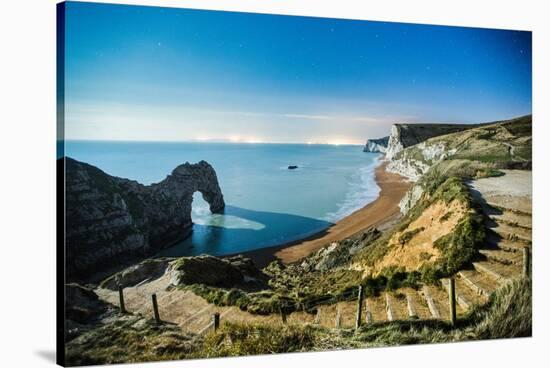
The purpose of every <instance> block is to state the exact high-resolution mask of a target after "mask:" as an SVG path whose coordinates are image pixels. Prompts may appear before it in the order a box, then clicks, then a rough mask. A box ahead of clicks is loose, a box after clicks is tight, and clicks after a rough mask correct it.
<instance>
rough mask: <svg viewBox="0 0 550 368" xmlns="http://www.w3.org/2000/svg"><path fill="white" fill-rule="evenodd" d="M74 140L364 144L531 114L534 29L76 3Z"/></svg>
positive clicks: (70, 131)
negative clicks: (401, 125) (423, 129)
mask: <svg viewBox="0 0 550 368" xmlns="http://www.w3.org/2000/svg"><path fill="white" fill-rule="evenodd" d="M66 26H67V28H66V35H67V37H66V40H67V41H66V42H67V44H66V64H65V66H66V109H67V110H66V129H67V138H69V139H124V140H175V141H180V140H181V141H186V140H231V141H261V142H322V143H362V142H364V141H365V139H366V138H376V137H378V136H382V135H387V134H388V133H389V126H390V125H391V124H393V123H397V122H411V123H412V122H455V123H477V122H485V121H493V120H499V119H506V118H511V117H515V116H519V115H524V114H529V113H531V109H532V107H531V102H532V101H531V89H532V81H531V58H532V49H531V33H530V32H519V31H503V30H489V29H476V28H461V27H444V26H428V25H413V24H402V23H387V22H369V21H354V20H336V19H326V18H312V17H290V16H276V15H261V14H247V13H232V12H214V11H197V10H186V9H169V8H156V7H143V6H125V5H106V4H89V3H88V4H86V3H71V2H69V3H67V10H66Z"/></svg>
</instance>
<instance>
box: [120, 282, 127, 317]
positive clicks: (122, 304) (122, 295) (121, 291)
mask: <svg viewBox="0 0 550 368" xmlns="http://www.w3.org/2000/svg"><path fill="white" fill-rule="evenodd" d="M118 301H119V306H120V313H126V307H125V306H124V291H123V288H122V286H119V287H118Z"/></svg>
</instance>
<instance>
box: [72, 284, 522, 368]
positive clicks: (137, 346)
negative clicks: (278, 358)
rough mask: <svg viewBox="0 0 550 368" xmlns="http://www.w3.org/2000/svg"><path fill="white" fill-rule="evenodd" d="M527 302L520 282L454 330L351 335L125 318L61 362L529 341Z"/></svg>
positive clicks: (383, 327) (398, 325)
mask: <svg viewBox="0 0 550 368" xmlns="http://www.w3.org/2000/svg"><path fill="white" fill-rule="evenodd" d="M531 304H532V295H531V281H530V280H529V279H525V278H524V279H520V280H515V281H513V282H510V283H509V284H507V285H506V286H504V287H502V288H501V289H499V290H497V291H496V292H495V293H494V294H493V295H492V296H491V298H490V301H489V303H487V304H486V305H484V306H481V307H476V308H475V309H473V310H472V311H471V312H470V313H469V314H468V315H467V316H465V317H463V318H460V319H459V320H458V323H457V325H456V326H455V327H452V326H450V325H449V324H448V323H446V322H444V321H434V320H431V321H418V320H410V321H399V322H390V323H380V324H373V325H364V326H362V327H361V328H360V329H359V330H357V331H356V330H353V329H340V330H337V329H326V328H322V327H316V326H313V325H305V326H297V325H288V326H267V325H243V324H222V327H221V328H220V329H219V330H218V331H217V332H215V333H214V332H212V333H210V334H208V335H206V336H205V337H204V338H203V337H197V336H193V335H187V334H183V333H182V332H181V331H180V330H179V329H178V328H177V327H176V326H170V325H163V326H155V325H154V323H152V322H151V321H147V320H144V319H142V318H138V317H135V316H125V317H122V318H120V319H117V320H114V321H112V322H110V323H105V324H104V325H102V326H101V327H98V328H97V329H95V330H93V331H90V332H88V333H86V334H84V335H82V336H81V337H79V338H77V339H75V340H73V341H71V342H70V343H69V344H68V345H67V360H68V364H69V365H80V364H109V363H128V362H143V361H152V360H174V359H196V358H212V357H224V356H242V355H256V354H271V353H289V352H299V351H320V350H329V349H348V348H366V347H377V346H392V345H405V344H428V343H443V342H455V341H468V340H481V339H498V338H509V337H528V336H531V326H532V320H531Z"/></svg>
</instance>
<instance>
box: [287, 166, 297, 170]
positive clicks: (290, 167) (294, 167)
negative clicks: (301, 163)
mask: <svg viewBox="0 0 550 368" xmlns="http://www.w3.org/2000/svg"><path fill="white" fill-rule="evenodd" d="M297 168H298V166H296V165H290V166H289V167H288V169H289V170H294V169H297Z"/></svg>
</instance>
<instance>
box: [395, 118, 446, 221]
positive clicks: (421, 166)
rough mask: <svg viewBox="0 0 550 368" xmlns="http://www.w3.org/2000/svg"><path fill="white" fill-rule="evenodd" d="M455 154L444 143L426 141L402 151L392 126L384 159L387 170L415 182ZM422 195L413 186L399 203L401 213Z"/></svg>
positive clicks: (417, 188) (396, 132)
mask: <svg viewBox="0 0 550 368" xmlns="http://www.w3.org/2000/svg"><path fill="white" fill-rule="evenodd" d="M393 128H395V131H394V129H393ZM392 137H393V140H392ZM455 152H456V150H448V149H447V148H446V146H445V143H444V142H434V143H430V142H428V141H424V142H422V143H419V144H416V145H414V146H411V147H408V148H406V149H403V146H402V144H401V143H400V142H399V132H398V129H397V127H396V126H393V127H392V135H391V136H390V140H389V143H388V149H387V151H386V158H387V159H389V163H388V166H387V170H388V171H389V172H393V173H396V174H399V175H401V176H404V177H406V178H407V179H409V180H411V181H414V182H416V181H418V180H419V179H420V178H421V177H422V175H424V174H425V173H427V172H428V170H429V169H430V167H431V166H432V165H434V164H435V163H437V162H439V161H441V160H443V159H445V158H446V157H449V156H451V155H453V154H454V153H455ZM422 193H423V189H422V187H421V186H420V185H414V186H413V187H412V188H411V189H410V190H409V191H408V192H407V193H406V194H405V197H403V199H402V200H401V202H400V203H399V208H400V210H401V213H403V214H406V213H407V212H408V211H409V210H410V209H411V208H412V207H413V206H414V205H415V204H416V202H417V201H418V200H419V199H420V197H421V196H422Z"/></svg>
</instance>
